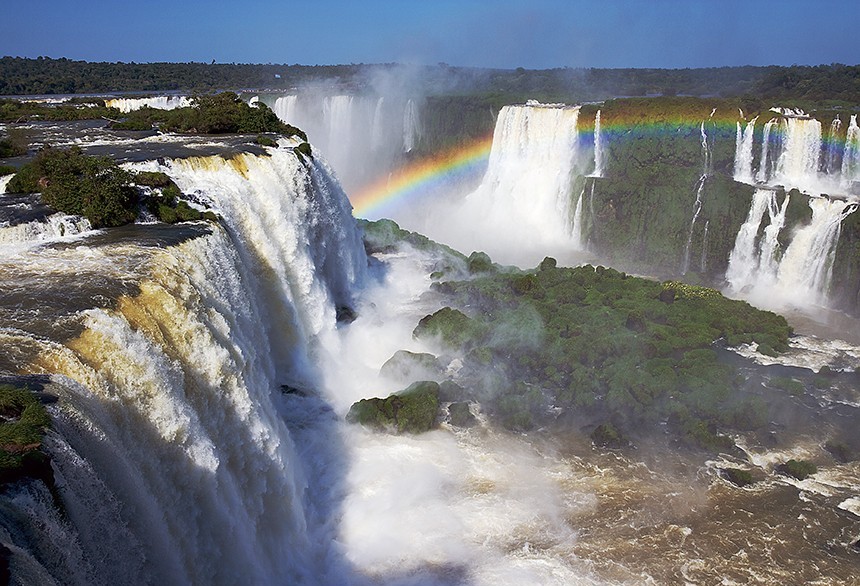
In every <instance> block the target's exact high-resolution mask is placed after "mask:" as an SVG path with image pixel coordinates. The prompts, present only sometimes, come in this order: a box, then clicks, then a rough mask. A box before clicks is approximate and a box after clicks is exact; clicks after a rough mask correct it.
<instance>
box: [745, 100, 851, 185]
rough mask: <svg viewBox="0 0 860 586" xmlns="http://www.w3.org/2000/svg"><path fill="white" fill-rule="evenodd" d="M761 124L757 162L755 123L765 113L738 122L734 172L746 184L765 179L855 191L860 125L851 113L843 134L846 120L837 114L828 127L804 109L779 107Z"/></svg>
mask: <svg viewBox="0 0 860 586" xmlns="http://www.w3.org/2000/svg"><path fill="white" fill-rule="evenodd" d="M779 113H780V114H781V116H780V117H773V116H772V117H770V118H769V119H768V120H767V122H765V124H764V125H763V126H762V135H761V144H760V148H758V152H759V153H760V154H759V156H758V160H757V165H756V157H755V153H756V145H755V140H756V138H755V128H756V123H757V121H758V120H759V119H761V118H762V117H757V118H753V119H752V120H750V121H749V122H747V123H746V124H745V125H744V126H742V124H741V123H740V122H738V123H737V140H736V146H735V167H734V177H735V180H736V181H742V182H744V183H759V184H762V183H765V184H768V185H772V186H776V185H782V186H785V187H787V188H792V187H796V188H799V189H801V190H803V191H806V192H809V193H813V194H821V193H829V194H834V193H850V192H852V191H853V190H854V189H856V187H854V186H853V183H854V182H856V181H857V175H858V167H860V163H858V161H860V154H859V153H860V146H858V145H860V129H858V127H857V119H856V115H852V116H851V119H850V122H849V124H848V128H847V129H846V132H845V136H844V138H843V137H842V135H841V134H840V129H841V128H842V124H843V121H842V120H840V119H839V118H838V117H837V118H834V119H833V121H832V122H831V123H830V125H829V128H828V129H827V130H826V131H825V129H824V128H823V127H822V124H821V122H819V121H818V120H816V119H815V118H811V117H808V116H806V115H804V114H803V113H802V112H794V111H779Z"/></svg>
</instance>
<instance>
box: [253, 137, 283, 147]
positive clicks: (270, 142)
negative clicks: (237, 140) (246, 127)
mask: <svg viewBox="0 0 860 586" xmlns="http://www.w3.org/2000/svg"><path fill="white" fill-rule="evenodd" d="M255 142H256V143H257V144H258V145H260V146H264V147H273V148H274V147H277V146H278V141H276V140H275V139H273V138H272V137H269V136H266V135H265V134H258V135H257V138H256V141H255Z"/></svg>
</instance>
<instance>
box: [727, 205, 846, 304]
mask: <svg viewBox="0 0 860 586" xmlns="http://www.w3.org/2000/svg"><path fill="white" fill-rule="evenodd" d="M777 194H778V192H777V191H774V190H771V189H758V190H756V192H755V193H754V194H753V200H752V205H751V206H750V211H749V214H748V215H747V219H746V221H745V222H744V224H743V225H742V226H741V229H740V230H739V232H738V235H737V238H736V239H735V246H734V249H733V250H732V253H731V256H730V258H729V267H728V270H727V271H726V280H727V281H728V282H729V288H730V291H731V292H733V293H735V294H743V295H744V296H747V297H750V298H752V299H754V300H756V301H757V302H758V303H761V304H763V305H765V306H768V307H785V306H792V307H811V306H817V305H826V302H827V294H828V290H829V287H830V278H831V276H832V274H831V272H832V271H831V269H832V266H833V256H834V254H835V249H836V242H837V240H838V238H839V231H840V226H841V223H842V220H844V219H845V217H846V216H847V215H849V214H851V213H853V212H854V211H855V210H856V208H857V204H854V203H849V202H846V201H842V200H828V199H826V198H818V197H816V198H810V200H809V206H810V208H811V209H812V219H811V220H810V222H809V223H808V224H806V225H804V226H802V227H800V228H799V229H798V230H797V231H796V232H795V233H794V234H793V237H792V239H791V242H790V243H789V245H788V247H787V248H786V249H785V251H784V252H781V250H780V244H779V240H778V237H779V235H780V233H781V231H782V229H783V228H784V226H785V214H786V210H787V209H788V204H789V196H788V195H786V196H785V199H784V200H783V201H782V203H781V204H779V203H778V201H777ZM765 212H767V214H768V217H769V223H768V225H767V226H766V227H765V228H764V231H763V233H762V236H761V238H759V237H758V234H759V232H760V230H761V224H762V221H763V218H764V214H765Z"/></svg>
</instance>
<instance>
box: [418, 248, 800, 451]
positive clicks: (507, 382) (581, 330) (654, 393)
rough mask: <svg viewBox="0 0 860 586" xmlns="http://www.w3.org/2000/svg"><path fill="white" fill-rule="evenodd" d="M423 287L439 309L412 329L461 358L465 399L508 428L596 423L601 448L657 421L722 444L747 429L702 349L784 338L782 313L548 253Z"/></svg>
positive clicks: (747, 409)
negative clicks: (525, 267) (572, 418)
mask: <svg viewBox="0 0 860 586" xmlns="http://www.w3.org/2000/svg"><path fill="white" fill-rule="evenodd" d="M434 288H435V289H436V290H437V291H438V292H439V293H440V294H442V295H443V296H444V299H445V300H446V302H447V303H448V306H447V307H445V308H443V309H441V310H440V311H437V312H436V313H434V314H432V315H429V316H426V317H424V318H423V319H422V320H421V322H420V323H419V324H418V327H416V329H415V335H416V336H417V337H419V338H422V339H427V340H436V341H437V343H439V344H440V347H441V348H442V349H443V351H444V352H447V353H453V354H455V355H457V356H461V357H462V358H463V360H464V362H465V366H464V368H463V370H462V371H461V374H462V375H463V377H464V381H468V384H466V385H465V386H467V387H468V388H469V389H470V393H471V397H470V398H472V399H474V400H478V401H480V402H481V404H482V405H483V407H484V409H485V410H487V411H488V412H489V413H490V414H491V416H493V417H495V418H496V419H497V420H498V421H499V422H501V423H502V424H503V425H504V426H506V427H508V428H512V429H520V430H526V429H530V428H532V427H535V426H538V425H542V424H544V423H546V422H548V421H550V420H552V418H553V417H555V415H554V414H555V413H556V412H557V410H558V409H561V410H562V413H568V414H577V415H588V416H590V417H592V418H595V419H597V420H604V421H606V422H608V423H611V424H612V426H613V427H606V428H603V430H604V432H603V433H602V434H601V435H600V437H601V441H602V442H604V443H605V444H607V445H609V444H613V443H617V444H619V445H620V444H621V443H622V442H623V441H624V440H622V439H621V438H623V437H624V436H625V435H628V434H630V433H631V432H633V430H637V431H641V430H643V429H654V428H655V426H657V425H658V424H660V423H665V424H666V425H667V426H668V429H670V430H672V431H673V432H674V433H675V434H677V435H678V437H680V438H683V439H684V440H685V441H687V442H689V443H691V444H693V445H696V446H700V447H704V448H706V449H712V450H717V449H726V448H728V447H730V446H731V445H732V442H731V440H729V439H728V437H726V436H724V435H722V434H721V433H720V431H721V430H728V429H742V430H745V429H754V428H757V427H758V426H760V425H763V424H764V423H765V421H764V412H763V407H762V406H761V405H759V404H758V403H757V402H756V401H755V400H754V399H751V398H749V397H745V396H744V395H743V394H741V393H740V392H739V388H740V382H741V381H739V380H738V379H737V377H736V374H735V371H734V369H733V368H732V367H730V366H728V365H726V364H724V363H723V362H721V361H720V360H719V358H718V352H717V351H716V350H715V348H714V344H715V343H717V344H719V343H723V344H728V345H736V344H741V343H750V342H753V341H755V342H758V343H759V344H767V345H768V346H770V347H772V348H774V349H776V350H777V351H784V350H786V349H787V348H788V337H789V335H790V333H791V328H790V327H789V326H788V324H787V323H786V321H785V320H784V319H783V318H782V317H780V316H778V315H776V314H774V313H771V312H766V311H761V310H758V309H755V308H753V307H752V306H750V305H749V304H747V303H745V302H742V301H735V300H730V299H727V298H725V297H723V296H722V295H721V294H720V293H719V292H717V291H715V290H713V289H708V288H705V287H696V286H692V285H687V284H683V283H680V282H676V281H667V282H664V283H659V282H656V281H651V280H647V279H641V278H636V277H631V276H629V275H626V274H624V273H621V272H618V271H616V270H614V269H609V268H604V267H593V266H590V265H586V266H582V267H578V268H561V267H557V266H555V263H554V262H552V259H547V260H546V261H545V262H543V263H541V266H540V267H539V268H538V269H535V270H532V271H527V272H513V273H510V272H492V273H484V274H482V275H481V276H479V277H476V278H473V279H470V280H464V281H449V282H443V283H439V284H437V285H435V286H434ZM607 430H610V431H611V433H609V431H607ZM607 438H609V439H607Z"/></svg>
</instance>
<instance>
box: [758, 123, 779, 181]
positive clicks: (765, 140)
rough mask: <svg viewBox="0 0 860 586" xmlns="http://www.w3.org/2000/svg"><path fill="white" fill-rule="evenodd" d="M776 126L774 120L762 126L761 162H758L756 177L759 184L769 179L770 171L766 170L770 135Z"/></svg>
mask: <svg viewBox="0 0 860 586" xmlns="http://www.w3.org/2000/svg"><path fill="white" fill-rule="evenodd" d="M776 125H777V121H776V119H775V118H774V119H771V120H769V121H768V122H767V123H766V124H765V125H764V131H763V132H762V140H761V161H760V162H759V167H758V174H757V175H756V181H758V182H759V183H764V182H766V181H767V180H768V178H769V177H770V170H769V169H768V163H769V162H770V161H769V160H768V153H769V150H770V133H771V131H772V130H773V127H774V126H776Z"/></svg>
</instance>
